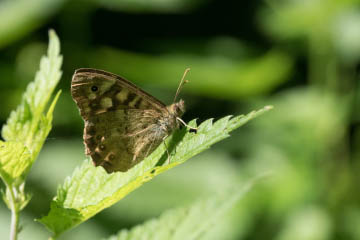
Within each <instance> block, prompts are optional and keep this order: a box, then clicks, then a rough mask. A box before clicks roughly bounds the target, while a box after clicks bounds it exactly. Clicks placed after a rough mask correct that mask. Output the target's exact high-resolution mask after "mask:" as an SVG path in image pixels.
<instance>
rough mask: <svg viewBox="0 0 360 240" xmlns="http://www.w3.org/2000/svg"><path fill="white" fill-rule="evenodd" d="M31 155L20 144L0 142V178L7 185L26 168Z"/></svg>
mask: <svg viewBox="0 0 360 240" xmlns="http://www.w3.org/2000/svg"><path fill="white" fill-rule="evenodd" d="M30 158H31V154H30V152H29V151H28V149H27V148H26V147H25V146H24V145H23V144H22V143H20V142H2V141H0V176H1V177H2V179H3V180H4V182H5V183H7V184H8V185H10V184H12V182H13V181H14V180H15V179H16V178H18V177H20V176H21V174H22V173H23V172H24V171H25V169H26V168H27V165H28V162H29V161H30Z"/></svg>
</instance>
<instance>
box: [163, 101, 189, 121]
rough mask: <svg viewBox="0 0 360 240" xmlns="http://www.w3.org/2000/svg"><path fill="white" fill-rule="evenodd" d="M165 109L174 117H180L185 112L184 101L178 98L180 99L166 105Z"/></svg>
mask: <svg viewBox="0 0 360 240" xmlns="http://www.w3.org/2000/svg"><path fill="white" fill-rule="evenodd" d="M167 109H168V111H169V112H170V114H171V115H173V116H174V117H181V116H182V115H183V114H184V112H185V102H184V101H183V100H182V99H180V101H178V102H176V103H173V104H171V105H170V106H168V107H167Z"/></svg>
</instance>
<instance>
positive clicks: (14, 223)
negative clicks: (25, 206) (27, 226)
mask: <svg viewBox="0 0 360 240" xmlns="http://www.w3.org/2000/svg"><path fill="white" fill-rule="evenodd" d="M14 205H16V204H14V203H12V209H11V226H10V240H17V235H18V232H19V231H18V229H19V226H18V225H19V211H18V208H17V207H16V206H14Z"/></svg>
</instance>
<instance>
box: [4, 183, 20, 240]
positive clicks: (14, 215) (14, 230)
mask: <svg viewBox="0 0 360 240" xmlns="http://www.w3.org/2000/svg"><path fill="white" fill-rule="evenodd" d="M5 185H6V188H7V191H8V193H9V194H7V196H8V201H9V205H10V206H9V208H10V210H11V225H10V240H17V236H18V233H19V212H20V211H19V204H18V201H17V199H16V198H17V190H16V188H15V187H14V186H12V184H7V183H5Z"/></svg>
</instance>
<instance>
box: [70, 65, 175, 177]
mask: <svg viewBox="0 0 360 240" xmlns="http://www.w3.org/2000/svg"><path fill="white" fill-rule="evenodd" d="M71 93H72V97H73V99H74V100H75V102H76V103H77V105H78V107H79V109H80V114H81V116H82V117H83V119H84V121H85V129H84V143H85V145H86V154H87V155H90V156H91V158H92V160H93V162H94V164H95V165H96V166H99V165H100V166H103V167H104V168H105V170H106V171H107V172H114V171H127V170H128V169H130V168H131V167H133V166H134V165H136V164H137V163H138V162H140V161H142V160H143V159H144V158H145V157H146V156H147V155H148V154H149V153H151V152H152V151H153V150H154V149H155V148H156V147H157V146H159V144H160V143H161V142H162V141H163V138H164V137H166V136H167V135H168V134H169V132H171V131H172V129H174V128H175V127H176V126H177V123H176V120H174V119H175V118H173V117H172V116H171V114H170V112H169V111H168V110H167V108H166V106H165V105H164V104H163V103H162V102H160V101H159V100H157V99H156V98H154V97H152V96H151V95H149V94H148V93H146V92H144V91H143V90H141V89H140V88H138V87H136V86H135V85H134V84H132V83H130V82H129V81H127V80H125V79H124V78H121V77H119V76H117V75H114V74H112V73H108V72H105V71H101V70H96V69H79V70H77V71H76V72H75V74H74V76H73V80H72V85H71ZM164 121H166V124H167V125H168V126H170V128H168V129H165V128H164V127H163V125H164V124H162V125H159V122H160V123H161V122H164Z"/></svg>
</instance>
